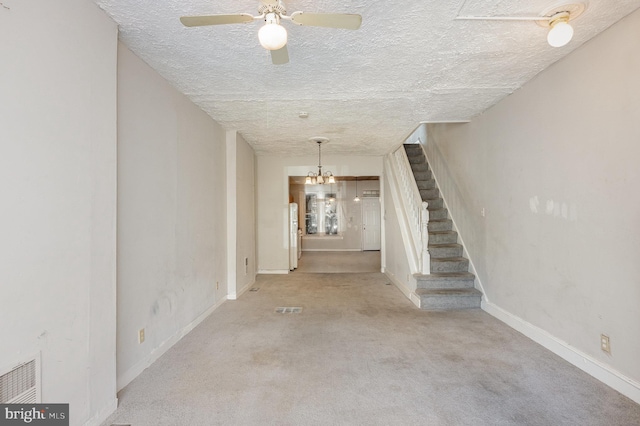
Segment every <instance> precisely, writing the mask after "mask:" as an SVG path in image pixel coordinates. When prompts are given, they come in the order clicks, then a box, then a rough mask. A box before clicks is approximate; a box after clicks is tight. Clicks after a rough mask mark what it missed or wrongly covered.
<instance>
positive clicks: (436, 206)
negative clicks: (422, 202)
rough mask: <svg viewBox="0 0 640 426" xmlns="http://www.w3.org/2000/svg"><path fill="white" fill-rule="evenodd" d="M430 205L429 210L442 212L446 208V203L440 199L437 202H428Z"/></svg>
mask: <svg viewBox="0 0 640 426" xmlns="http://www.w3.org/2000/svg"><path fill="white" fill-rule="evenodd" d="M428 203H429V206H428V207H427V209H428V210H440V209H442V208H443V207H444V201H442V198H438V199H437V200H430V201H428Z"/></svg>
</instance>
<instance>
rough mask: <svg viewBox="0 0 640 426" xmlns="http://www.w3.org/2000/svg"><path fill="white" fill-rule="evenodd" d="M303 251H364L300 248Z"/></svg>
mask: <svg viewBox="0 0 640 426" xmlns="http://www.w3.org/2000/svg"><path fill="white" fill-rule="evenodd" d="M302 251H303V252H305V251H364V250H362V249H302ZM372 251H378V250H372Z"/></svg>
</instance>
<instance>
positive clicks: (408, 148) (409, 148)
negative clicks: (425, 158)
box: [402, 143, 422, 151]
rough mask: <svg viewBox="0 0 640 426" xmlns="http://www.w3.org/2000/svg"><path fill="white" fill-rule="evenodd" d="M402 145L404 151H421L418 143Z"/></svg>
mask: <svg viewBox="0 0 640 426" xmlns="http://www.w3.org/2000/svg"><path fill="white" fill-rule="evenodd" d="M402 146H404V149H405V150H406V151H413V150H416V151H422V147H421V146H420V144H418V143H405V144H403V145H402Z"/></svg>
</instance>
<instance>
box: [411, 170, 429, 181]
mask: <svg viewBox="0 0 640 426" xmlns="http://www.w3.org/2000/svg"><path fill="white" fill-rule="evenodd" d="M413 177H414V178H415V179H416V181H418V180H430V179H431V171H429V170H426V171H416V170H414V171H413Z"/></svg>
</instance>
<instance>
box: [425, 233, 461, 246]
mask: <svg viewBox="0 0 640 426" xmlns="http://www.w3.org/2000/svg"><path fill="white" fill-rule="evenodd" d="M457 242H458V234H456V233H455V232H452V233H449V234H429V243H431V244H456V243H457Z"/></svg>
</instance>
